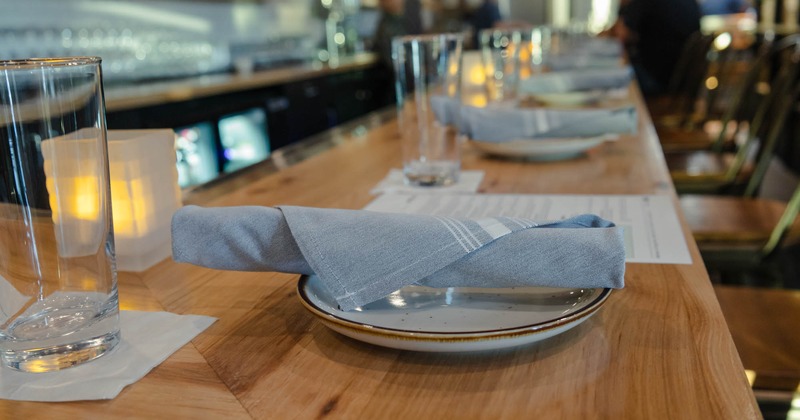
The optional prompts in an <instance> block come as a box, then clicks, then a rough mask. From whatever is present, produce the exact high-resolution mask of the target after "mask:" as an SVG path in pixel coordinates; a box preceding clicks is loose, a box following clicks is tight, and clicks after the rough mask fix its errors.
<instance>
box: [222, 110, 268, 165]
mask: <svg viewBox="0 0 800 420" xmlns="http://www.w3.org/2000/svg"><path fill="white" fill-rule="evenodd" d="M219 136H220V142H221V143H222V156H223V159H224V160H223V162H222V171H223V172H225V173H230V172H233V171H236V170H239V169H242V168H244V167H247V166H250V165H252V164H254V163H257V162H261V161H262V160H264V159H266V158H267V157H268V156H269V151H270V150H269V136H268V135H267V115H266V113H265V112H264V110H263V109H258V108H254V109H250V110H247V111H244V112H241V113H238V114H233V115H228V116H225V117H223V118H220V120H219Z"/></svg>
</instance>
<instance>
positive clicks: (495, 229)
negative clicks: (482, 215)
mask: <svg viewBox="0 0 800 420" xmlns="http://www.w3.org/2000/svg"><path fill="white" fill-rule="evenodd" d="M475 222H476V223H477V224H478V226H480V227H481V228H483V230H485V231H486V233H488V234H489V236H491V237H492V239H497V238H499V237H501V236H505V235H508V234H509V233H511V229H509V228H508V227H506V225H504V224H503V223H502V222H501V221H499V220H497V219H494V218H489V219H480V220H476V221H475Z"/></svg>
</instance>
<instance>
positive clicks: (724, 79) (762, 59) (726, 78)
mask: <svg viewBox="0 0 800 420" xmlns="http://www.w3.org/2000/svg"><path fill="white" fill-rule="evenodd" d="M780 48H781V47H780V46H778V47H777V49H780ZM771 52H772V43H771V42H770V41H769V40H766V41H764V42H763V43H762V44H761V46H760V47H759V48H758V50H757V51H756V53H755V59H753V60H752V61H743V60H741V59H739V60H732V59H731V60H725V61H730V62H729V63H727V64H725V65H722V66H721V67H722V69H721V70H719V71H718V72H717V73H718V77H719V80H720V87H718V88H717V89H714V90H711V91H709V95H708V96H709V97H708V98H706V101H707V104H706V110H705V111H704V112H703V114H704V115H703V118H692V119H687V120H684V122H683V123H682V124H680V125H664V124H655V127H656V132H657V133H658V138H659V140H660V141H661V147H662V149H663V150H664V151H665V152H668V153H669V152H685V151H696V150H713V151H715V152H722V151H723V150H728V149H730V145H731V144H732V143H733V141H734V139H735V138H736V137H737V134H739V133H740V132H741V131H742V128H743V127H746V126H747V124H746V122H747V121H750V120H751V119H752V117H753V113H754V112H753V111H754V109H756V108H757V105H758V104H759V103H760V102H761V100H763V97H764V96H765V95H764V93H763V92H762V91H761V90H762V89H763V88H762V86H763V84H760V82H762V81H763V79H764V76H765V74H767V73H768V71H769V65H770V60H769V59H770V57H771ZM720 53H722V52H720ZM732 54H733V53H731V55H732ZM742 65H746V66H747V70H746V71H744V72H743V75H742V76H739V77H737V76H736V75H735V74H737V73H742V70H741V67H742ZM734 68H735V69H734ZM725 85H729V86H731V87H728V88H727V90H733V94H732V98H731V99H730V100H729V101H727V103H726V104H725V105H724V106H723V105H721V104H719V103H718V102H723V101H725V98H724V97H725V95H724V94H722V93H721V91H722V90H725V88H724V86H725ZM734 85H735V87H733V86H734ZM717 108H723V109H724V111H722V113H721V114H716V113H717V112H718V111H715V109H717Z"/></svg>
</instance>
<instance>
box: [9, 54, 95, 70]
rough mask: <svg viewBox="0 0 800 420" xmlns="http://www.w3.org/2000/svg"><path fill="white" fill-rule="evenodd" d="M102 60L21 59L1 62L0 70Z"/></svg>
mask: <svg viewBox="0 0 800 420" xmlns="http://www.w3.org/2000/svg"><path fill="white" fill-rule="evenodd" d="M102 61H103V60H102V59H101V58H100V57H96V56H77V57H47V58H21V59H11V60H0V69H4V70H7V69H34V68H42V67H69V66H85V65H90V64H100V63H102Z"/></svg>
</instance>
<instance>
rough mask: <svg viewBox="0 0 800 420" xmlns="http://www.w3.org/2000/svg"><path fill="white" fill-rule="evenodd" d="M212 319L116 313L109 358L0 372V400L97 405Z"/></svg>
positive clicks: (144, 372)
mask: <svg viewBox="0 0 800 420" xmlns="http://www.w3.org/2000/svg"><path fill="white" fill-rule="evenodd" d="M214 321H216V318H212V317H209V316H202V315H177V314H173V313H169V312H140V311H122V312H120V329H121V332H122V339H121V340H120V343H119V344H118V345H117V347H116V348H115V349H113V350H112V352H111V353H109V354H106V355H104V356H102V357H100V358H99V359H97V360H93V361H91V362H88V363H86V364H83V365H79V366H75V367H72V368H69V369H65V370H62V371H58V372H51V373H22V372H17V371H15V370H12V369H9V368H5V367H2V368H0V398H2V399H8V400H20V401H78V400H103V399H112V398H114V397H116V396H117V395H118V394H119V393H120V391H122V389H123V388H124V387H125V386H127V385H130V384H132V383H134V382H136V381H138V380H139V379H141V378H142V377H144V375H146V374H147V372H150V370H151V369H153V368H154V367H156V366H158V365H159V364H160V363H161V362H163V361H164V360H166V358H167V357H169V356H170V355H171V354H172V353H174V352H176V351H177V350H178V349H180V348H181V347H183V346H184V345H185V344H186V343H188V342H189V341H190V340H191V339H193V338H194V337H195V336H197V335H198V334H200V333H201V332H203V330H205V329H206V328H208V327H209V326H210V325H211V324H213V323H214Z"/></svg>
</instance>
